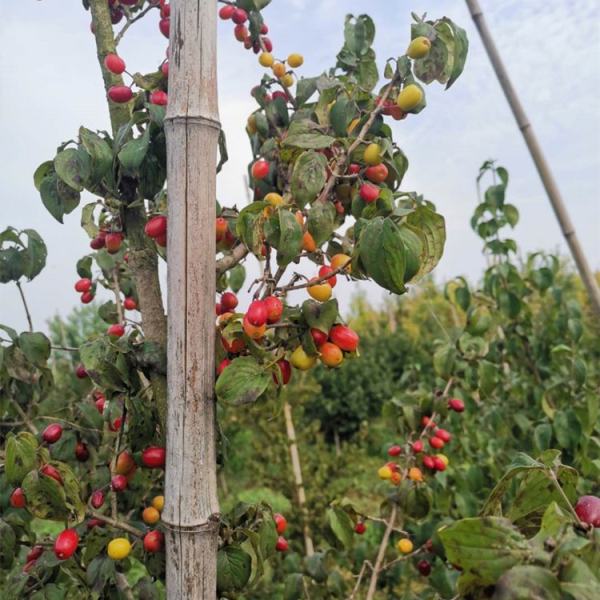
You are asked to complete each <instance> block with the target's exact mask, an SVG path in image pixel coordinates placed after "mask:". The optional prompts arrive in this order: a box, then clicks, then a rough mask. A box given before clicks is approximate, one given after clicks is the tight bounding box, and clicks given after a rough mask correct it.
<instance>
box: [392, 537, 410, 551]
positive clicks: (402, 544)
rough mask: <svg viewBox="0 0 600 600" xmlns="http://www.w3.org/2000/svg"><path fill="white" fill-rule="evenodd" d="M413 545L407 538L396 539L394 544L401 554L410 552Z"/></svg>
mask: <svg viewBox="0 0 600 600" xmlns="http://www.w3.org/2000/svg"><path fill="white" fill-rule="evenodd" d="M413 547H414V546H413V543H412V542H411V541H410V540H409V539H408V538H403V539H401V540H398V543H397V544H396V548H398V550H399V551H400V552H402V554H410V553H411V552H412V551H413Z"/></svg>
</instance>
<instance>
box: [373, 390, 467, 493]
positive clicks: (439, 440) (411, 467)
mask: <svg viewBox="0 0 600 600" xmlns="http://www.w3.org/2000/svg"><path fill="white" fill-rule="evenodd" d="M448 408H449V409H450V410H452V411H454V412H458V413H461V412H463V411H464V408H465V406H464V402H463V401H462V400H461V399H460V398H450V399H449V400H448ZM434 418H435V417H434V416H433V415H431V416H430V415H424V416H423V417H422V419H421V427H422V429H421V431H420V433H419V435H418V437H417V439H415V440H414V441H408V442H407V443H406V445H405V446H401V445H399V444H394V445H391V446H390V447H389V448H388V451H387V453H388V456H390V457H392V458H395V457H398V456H400V455H403V456H404V458H405V459H404V461H402V463H403V464H398V463H396V462H393V461H392V462H388V463H386V464H385V465H383V466H382V467H380V468H379V470H378V472H377V474H378V476H379V478H380V479H383V480H388V481H390V482H391V483H392V484H393V485H399V484H400V482H401V481H402V480H403V479H405V478H408V479H409V480H411V481H414V482H417V483H421V482H423V481H424V473H423V470H422V469H423V468H424V469H426V471H427V472H430V473H432V474H435V473H436V472H438V471H445V470H446V468H447V467H448V464H449V460H448V457H447V456H446V455H445V454H441V453H437V454H427V453H426V446H425V444H426V441H427V444H428V445H429V447H430V448H431V449H432V450H434V451H437V450H441V449H442V448H444V446H446V444H448V443H449V442H450V441H451V439H452V435H451V433H450V432H449V431H447V430H446V429H443V428H441V427H438V426H437V425H436V423H435V421H434Z"/></svg>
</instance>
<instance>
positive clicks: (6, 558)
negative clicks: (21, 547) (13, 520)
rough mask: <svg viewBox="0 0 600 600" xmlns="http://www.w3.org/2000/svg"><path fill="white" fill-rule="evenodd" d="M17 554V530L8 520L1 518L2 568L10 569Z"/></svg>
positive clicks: (0, 559) (0, 551)
mask: <svg viewBox="0 0 600 600" xmlns="http://www.w3.org/2000/svg"><path fill="white" fill-rule="evenodd" d="M17 555H18V550H17V536H16V534H15V531H14V529H13V528H12V527H11V526H10V525H9V524H8V523H7V522H6V521H3V520H1V519H0V569H10V567H11V566H12V564H13V561H14V559H15V557H16V556H17Z"/></svg>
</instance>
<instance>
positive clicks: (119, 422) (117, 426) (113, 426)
mask: <svg viewBox="0 0 600 600" xmlns="http://www.w3.org/2000/svg"><path fill="white" fill-rule="evenodd" d="M122 424H123V417H117V418H116V419H115V420H114V421H113V422H112V423H109V424H108V428H109V429H110V430H111V431H119V429H121V425H122Z"/></svg>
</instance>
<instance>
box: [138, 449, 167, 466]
mask: <svg viewBox="0 0 600 600" xmlns="http://www.w3.org/2000/svg"><path fill="white" fill-rule="evenodd" d="M165 458H166V452H165V449H164V448H161V447H159V446H150V447H148V448H146V449H145V450H144V451H143V452H142V464H143V465H144V466H145V467H149V468H151V469H157V468H160V467H164V466H165Z"/></svg>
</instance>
